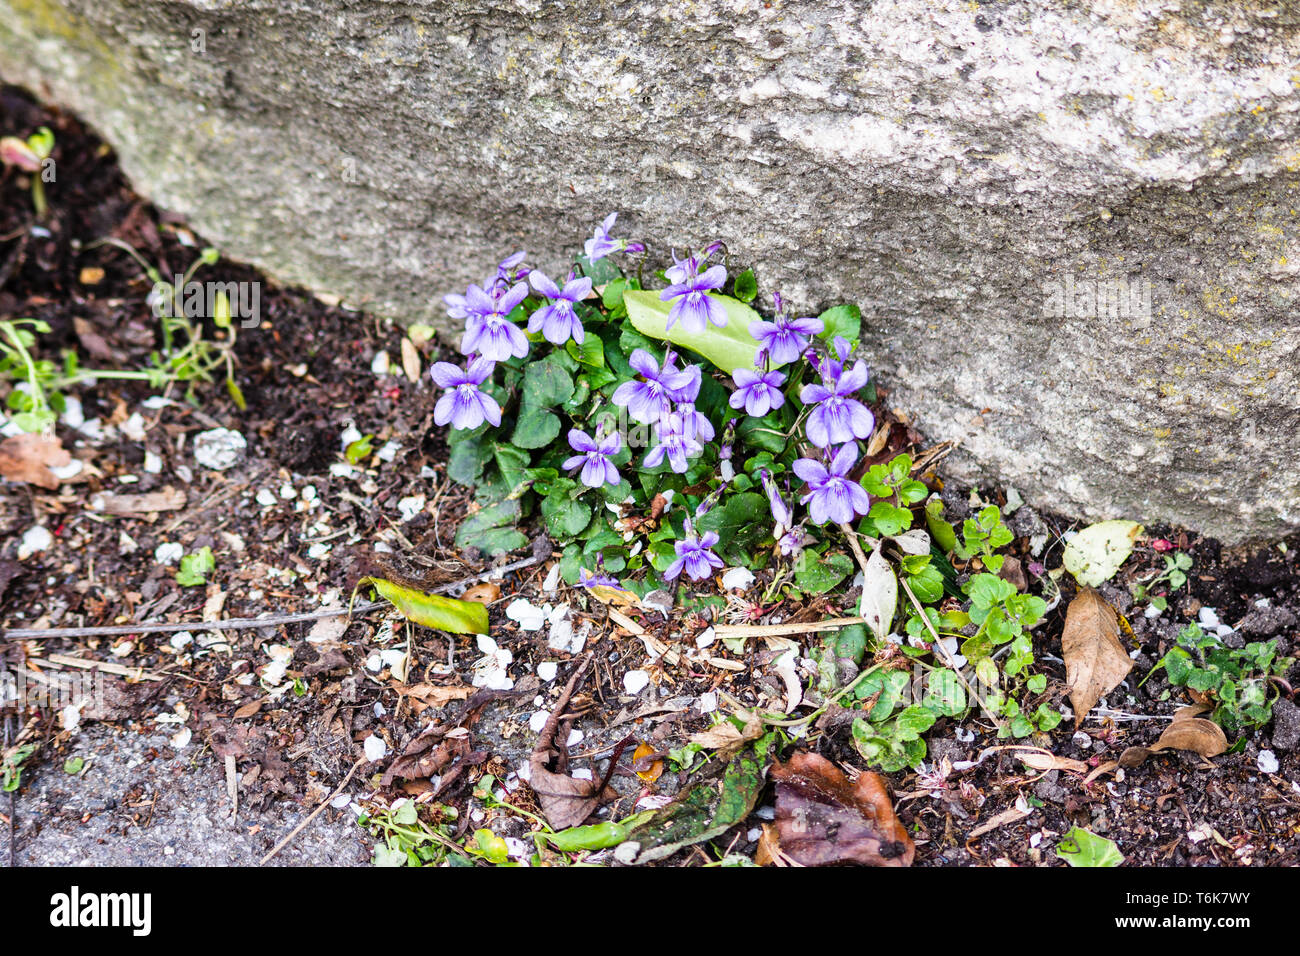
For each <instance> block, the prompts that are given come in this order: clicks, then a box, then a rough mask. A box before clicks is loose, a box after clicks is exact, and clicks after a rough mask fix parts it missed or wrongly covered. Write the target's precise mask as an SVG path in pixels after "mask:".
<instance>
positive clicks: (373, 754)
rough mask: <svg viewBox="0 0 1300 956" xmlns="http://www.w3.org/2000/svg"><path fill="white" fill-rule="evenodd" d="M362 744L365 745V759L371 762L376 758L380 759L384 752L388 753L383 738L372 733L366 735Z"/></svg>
mask: <svg viewBox="0 0 1300 956" xmlns="http://www.w3.org/2000/svg"><path fill="white" fill-rule="evenodd" d="M362 746H363V747H365V751H366V759H367V760H369V761H370V762H371V763H374V762H375V761H376V760H382V759H383V758H384V754H386V753H388V744H386V743H384V742H383V740H381V739H380V738H378V737H376V736H375V735H374V734H371V735H370V736H369V737H367V738H366V742H365V743H364V744H363V745H362Z"/></svg>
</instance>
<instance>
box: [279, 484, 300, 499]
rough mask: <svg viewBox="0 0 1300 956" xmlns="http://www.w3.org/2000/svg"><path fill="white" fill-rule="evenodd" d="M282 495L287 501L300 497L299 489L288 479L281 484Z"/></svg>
mask: <svg viewBox="0 0 1300 956" xmlns="http://www.w3.org/2000/svg"><path fill="white" fill-rule="evenodd" d="M280 497H281V498H283V499H284V500H285V501H292V500H293V499H294V498H297V497H298V489H297V488H295V487H294V486H293V485H292V484H290V483H289V482H287V481H286V482H285V483H284V484H282V485H281V486H280Z"/></svg>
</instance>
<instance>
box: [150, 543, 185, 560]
mask: <svg viewBox="0 0 1300 956" xmlns="http://www.w3.org/2000/svg"><path fill="white" fill-rule="evenodd" d="M184 554H185V548H184V546H183V545H181V544H179V543H178V542H175V541H164V542H163V543H162V544H160V545H158V547H156V548H154V552H153V559H154V560H155V561H157V562H158V563H159V564H175V563H176V562H177V561H179V560H180V559H181V557H182V556H183V555H184Z"/></svg>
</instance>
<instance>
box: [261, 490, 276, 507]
mask: <svg viewBox="0 0 1300 956" xmlns="http://www.w3.org/2000/svg"><path fill="white" fill-rule="evenodd" d="M275 502H276V497H275V492H274V491H272V490H271V489H270V488H260V489H258V492H257V503H258V504H259V505H261V506H262V507H263V508H269V507H271V505H273V504H275Z"/></svg>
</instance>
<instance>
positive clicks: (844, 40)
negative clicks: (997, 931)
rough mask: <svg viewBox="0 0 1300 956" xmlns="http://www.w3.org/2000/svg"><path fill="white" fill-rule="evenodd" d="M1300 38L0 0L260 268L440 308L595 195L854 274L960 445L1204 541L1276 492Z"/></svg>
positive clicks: (584, 9)
mask: <svg viewBox="0 0 1300 956" xmlns="http://www.w3.org/2000/svg"><path fill="white" fill-rule="evenodd" d="M1298 61H1300V7H1297V5H1296V4H1295V3H1291V2H1272V3H1270V2H1259V0H1232V2H1226V0H1210V2H1203V0H1095V2H1087V0H1074V2H1064V0H1051V2H1041V0H1040V2H1032V3H1031V2H980V3H969V2H965V0H962V2H957V0H877V2H874V3H860V2H848V0H839V2H836V0H800V2H798V3H795V2H782V0H770V2H761V0H729V2H723V0H703V2H684V0H665V2H649V0H646V2H637V0H625V2H617V0H584V2H581V3H576V2H568V0H557V2H541V0H496V2H490V3H483V2H474V3H470V2H466V0H441V2H435V0H406V2H398V0H346V2H345V0H247V2H240V3H234V2H228V0H172V2H168V3H157V2H156V0H0V76H3V77H4V78H6V79H7V80H9V81H12V82H19V83H22V84H24V85H26V86H28V87H29V88H31V89H33V90H34V91H35V92H36V93H37V94H39V95H42V96H46V97H49V98H52V99H54V100H55V101H58V102H62V103H65V104H67V105H69V106H71V107H72V108H74V109H76V110H78V111H80V112H81V113H82V114H83V115H84V116H85V118H87V119H88V120H89V121H91V122H92V123H94V124H96V125H97V126H98V127H99V128H100V130H101V131H102V132H103V133H104V134H105V135H106V136H107V138H108V139H109V140H110V141H111V142H112V143H113V144H114V145H115V146H116V147H117V148H118V150H119V151H120V154H121V159H122V164H123V166H124V167H125V169H126V170H127V171H128V173H129V174H130V175H132V176H133V178H134V180H135V183H136V185H137V186H138V187H139V188H140V189H141V190H142V191H144V192H145V193H147V194H149V195H150V196H151V197H152V198H153V199H155V200H156V201H157V202H159V203H160V204H162V205H164V206H167V207H169V208H171V209H173V210H175V211H177V212H180V213H182V214H184V215H187V216H188V217H190V219H191V220H192V221H193V223H194V224H195V225H196V226H197V227H198V228H199V229H200V230H201V231H203V232H204V233H205V234H206V235H208V236H209V237H210V238H212V239H213V240H215V241H217V242H218V243H219V244H220V245H221V246H222V248H223V250H224V251H225V252H227V253H228V254H230V255H233V256H236V257H242V258H245V259H248V260H251V261H253V262H256V263H258V264H260V265H261V266H263V267H265V268H266V269H267V270H268V271H269V272H270V273H271V274H273V275H275V276H277V277H278V278H280V279H283V280H285V281H290V282H297V283H302V284H305V285H307V286H310V287H312V288H314V289H316V290H318V291H321V292H324V293H331V294H335V295H339V296H342V297H344V298H345V299H346V300H347V301H349V302H353V303H356V304H357V305H360V306H365V307H367V308H370V309H373V310H375V311H379V312H382V313H388V314H392V315H396V316H399V317H402V318H404V319H409V320H415V319H423V320H433V321H435V322H440V321H441V322H445V319H442V318H441V317H440V311H439V310H438V309H437V308H436V302H437V300H438V298H439V297H440V296H441V294H442V293H444V292H447V291H449V290H452V289H454V288H456V287H457V286H460V285H462V284H463V283H464V281H465V280H467V279H469V278H473V277H478V276H481V275H482V274H484V273H485V272H486V271H487V270H488V268H490V266H491V264H492V263H493V262H494V261H495V260H496V258H498V257H499V256H500V255H502V254H504V253H506V252H508V251H510V250H512V249H514V248H516V247H519V246H523V247H526V248H528V249H529V250H530V251H531V252H532V253H533V255H534V258H535V260H536V261H537V262H538V263H539V264H541V265H543V266H545V267H548V268H550V269H559V268H561V267H562V266H561V262H562V260H561V258H560V256H561V254H562V251H564V250H568V249H571V248H572V247H573V245H574V244H575V242H576V241H577V240H579V239H580V238H581V237H582V235H583V234H584V233H586V232H587V231H588V230H589V228H590V225H591V224H592V223H594V222H596V221H598V220H599V219H600V218H601V217H603V216H604V214H605V213H606V212H607V211H609V210H612V209H618V210H620V211H622V213H623V219H622V220H620V225H621V226H622V227H623V229H624V231H623V233H622V234H624V235H635V236H637V237H639V238H644V239H646V240H647V241H648V242H649V243H650V246H651V249H652V250H653V251H654V253H655V254H656V255H658V256H660V257H662V256H663V255H664V253H665V252H666V250H667V249H669V248H670V247H672V246H674V245H675V246H677V247H678V248H681V247H684V246H685V245H686V244H687V243H701V242H703V241H705V240H707V239H711V238H714V237H718V238H722V239H724V240H725V241H726V242H727V244H728V247H729V249H730V252H731V253H732V260H731V261H732V262H734V263H738V264H739V263H743V264H746V265H748V264H753V265H755V266H756V269H757V271H758V273H759V277H760V280H761V282H762V283H763V285H764V287H765V288H766V289H768V290H770V289H772V288H773V287H779V288H781V289H782V290H783V291H784V292H785V293H786V294H787V296H788V297H789V298H791V299H792V300H793V301H795V302H796V303H799V304H800V305H801V306H803V307H806V308H807V309H809V310H812V309H816V308H818V307H822V306H826V305H830V304H833V303H835V302H838V301H842V300H850V301H855V302H857V303H859V304H860V305H861V306H862V308H863V312H864V314H865V315H866V317H867V331H866V333H865V339H866V342H867V345H868V348H869V349H870V353H871V354H872V356H873V357H874V358H873V361H874V364H875V366H876V368H877V370H878V371H879V373H880V378H881V380H882V382H883V383H884V384H886V385H887V386H888V387H889V388H890V389H891V391H892V401H893V402H894V404H895V406H896V407H898V408H901V409H904V410H906V411H909V412H911V413H913V414H914V415H915V417H916V420H917V422H918V424H919V425H920V427H921V428H922V430H923V431H924V432H925V433H926V434H927V435H928V436H929V437H930V438H933V439H953V440H957V439H960V440H961V441H962V444H961V448H960V450H959V452H958V453H957V454H956V455H955V456H954V457H953V458H952V459H951V464H952V467H953V468H955V469H956V470H957V471H958V472H959V474H960V475H962V476H965V477H969V478H971V479H980V478H992V479H996V480H999V481H1002V482H1005V483H1009V484H1011V485H1013V486H1014V487H1016V488H1017V489H1018V490H1019V491H1020V492H1021V493H1022V494H1023V495H1024V497H1025V499H1026V500H1027V501H1029V502H1031V503H1035V504H1045V505H1049V506H1051V507H1054V508H1057V509H1064V510H1071V509H1072V510H1074V511H1076V512H1078V513H1080V514H1082V515H1087V516H1103V515H1105V516H1116V515H1125V514H1127V515H1132V516H1135V517H1139V518H1142V519H1145V520H1148V521H1150V520H1157V519H1165V520H1169V521H1173V522H1177V523H1181V524H1185V525H1189V526H1192V527H1195V528H1199V529H1202V530H1205V531H1208V532H1211V533H1214V534H1216V535H1219V536H1221V537H1223V538H1224V539H1226V540H1239V539H1242V538H1244V537H1266V536H1270V535H1274V534H1279V533H1282V532H1284V531H1287V530H1290V529H1293V528H1294V527H1296V525H1297V524H1300V482H1298V481H1297V479H1296V477H1295V474H1294V469H1293V468H1292V467H1291V458H1292V451H1291V449H1292V443H1293V441H1294V436H1295V434H1296V431H1297V425H1300V400H1298V399H1297V397H1296V396H1297V388H1296V385H1297V382H1296V379H1297V367H1298V364H1297V358H1298V357H1300V356H1298V355H1297V352H1298V350H1300V323H1298V321H1297V319H1296V318H1295V314H1294V296H1295V290H1296V275H1297V270H1300V246H1298V245H1297V231H1296V206H1297V205H1300V204H1298V203H1297V202H1296V199H1295V190H1296V187H1297V183H1298V182H1300V177H1298V176H1297V170H1300V113H1298V110H1297V108H1298V107H1300V98H1298V97H1297V91H1296V86H1297V84H1298V83H1300V75H1298V74H1297V72H1296V68H1295V63H1296V62H1298ZM52 195H53V196H54V201H56V202H57V191H54V190H52ZM1130 291H1132V292H1133V293H1134V294H1133V295H1132V296H1131V297H1130V295H1129V292H1130ZM1120 292H1122V293H1123V295H1122V297H1121V296H1120V295H1119V293H1120Z"/></svg>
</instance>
